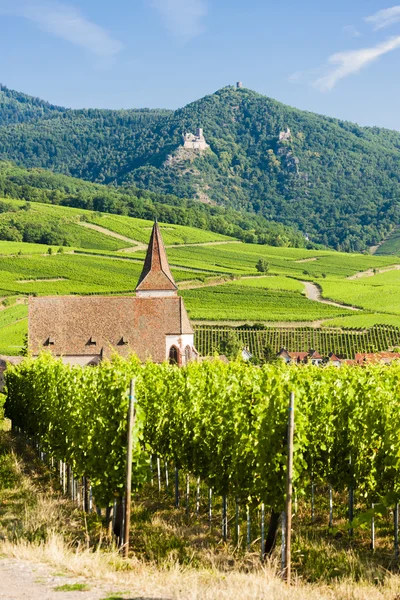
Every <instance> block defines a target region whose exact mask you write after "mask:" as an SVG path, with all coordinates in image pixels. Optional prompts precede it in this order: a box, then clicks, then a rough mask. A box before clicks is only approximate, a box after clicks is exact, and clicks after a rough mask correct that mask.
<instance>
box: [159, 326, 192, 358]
mask: <svg viewBox="0 0 400 600" xmlns="http://www.w3.org/2000/svg"><path fill="white" fill-rule="evenodd" d="M172 346H176V347H177V348H178V349H179V350H180V351H181V353H182V364H185V348H186V346H190V348H193V346H194V335H193V333H183V334H181V335H166V336H165V357H166V359H167V360H168V358H169V352H170V350H171V348H172Z"/></svg>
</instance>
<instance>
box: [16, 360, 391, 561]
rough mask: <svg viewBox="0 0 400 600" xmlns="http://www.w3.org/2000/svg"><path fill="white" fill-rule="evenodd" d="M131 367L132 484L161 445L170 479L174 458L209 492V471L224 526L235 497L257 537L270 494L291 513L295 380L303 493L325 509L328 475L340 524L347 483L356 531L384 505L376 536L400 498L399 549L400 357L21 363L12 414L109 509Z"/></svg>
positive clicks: (140, 480)
mask: <svg viewBox="0 0 400 600" xmlns="http://www.w3.org/2000/svg"><path fill="white" fill-rule="evenodd" d="M131 378H135V380H136V398H137V404H136V421H135V426H134V430H133V434H134V444H133V464H132V467H133V488H132V489H134V490H138V489H140V488H141V486H142V485H143V484H145V483H146V482H147V481H150V479H151V478H152V477H153V471H152V470H151V467H150V465H151V457H153V465H155V462H154V460H155V458H157V459H159V460H157V461H156V464H157V467H156V469H158V473H159V475H158V477H159V482H160V465H162V467H163V469H164V465H165V466H166V467H167V466H168V468H169V469H170V473H171V474H172V472H173V469H174V468H175V474H176V475H178V474H179V473H182V474H184V475H186V481H187V486H188V489H189V485H190V481H191V480H192V481H197V484H198V490H199V489H200V487H199V486H200V482H201V484H202V485H203V486H205V487H206V489H207V490H208V498H209V505H208V508H209V510H211V509H212V504H211V502H215V498H216V497H217V498H221V497H222V498H223V500H222V508H223V525H224V527H223V536H224V538H226V537H227V534H228V532H227V522H228V513H227V506H231V507H232V506H236V507H237V508H236V519H237V525H238V526H239V521H240V522H242V519H243V515H246V514H247V528H248V529H247V531H248V535H250V538H251V530H250V527H251V524H250V520H249V515H250V513H251V511H254V510H255V509H256V508H257V507H260V506H261V516H262V515H265V514H266V511H268V512H270V511H272V513H273V514H279V513H280V512H281V511H282V510H283V509H284V506H285V502H284V501H285V480H286V455H287V438H286V431H287V420H288V398H289V395H290V392H292V391H293V392H294V393H295V440H294V442H295V445H294V448H295V453H294V478H293V481H294V488H295V494H296V498H297V499H298V502H299V503H304V506H305V507H306V506H309V507H310V506H311V511H313V506H314V501H315V495H314V494H315V489H316V487H318V489H320V490H324V489H325V490H328V489H329V497H330V514H329V526H330V527H332V526H333V525H334V524H335V523H334V521H335V516H334V513H335V514H337V510H338V507H337V506H336V507H335V508H334V507H333V504H332V498H333V497H335V498H338V497H340V496H338V494H339V495H341V497H343V495H344V496H346V495H347V494H348V497H349V513H348V518H349V520H350V522H351V523H350V528H351V529H350V534H351V532H352V530H353V529H355V531H357V530H356V527H357V526H361V525H360V524H361V523H365V522H367V523H369V522H370V521H371V520H373V519H374V515H375V517H376V523H375V521H373V523H374V526H375V525H376V534H375V529H374V530H373V531H374V533H373V538H372V540H373V543H375V535H376V537H377V538H379V536H380V533H379V526H380V520H381V517H380V516H379V515H384V514H386V513H388V514H390V511H391V510H392V509H393V508H395V510H394V512H393V516H394V533H395V537H394V542H395V557H396V559H397V558H398V504H397V503H398V502H399V499H400V459H399V453H398V440H399V435H400V414H399V410H400V408H399V402H398V398H399V392H400V386H399V381H400V367H399V365H392V366H390V367H383V366H368V367H365V368H359V367H343V368H342V369H336V368H325V369H320V368H315V367H312V366H305V367H300V368H299V367H287V366H284V365H265V366H264V367H262V368H257V367H252V366H250V365H246V364H244V363H242V362H234V363H231V364H229V365H225V364H223V363H222V362H220V361H213V362H203V363H201V364H199V363H191V364H189V365H188V366H187V367H184V368H178V367H174V366H171V365H168V364H163V365H156V364H153V363H146V364H145V365H141V364H139V363H138V362H137V361H135V360H131V361H128V362H126V361H123V360H122V359H119V358H115V359H114V361H113V362H111V363H109V362H104V363H102V364H100V365H99V366H98V367H93V368H90V369H85V370H82V369H81V368H79V367H71V366H66V365H63V364H62V362H61V361H56V360H54V359H52V358H51V357H50V356H48V355H44V356H42V357H41V358H39V359H37V360H35V361H33V360H29V359H28V360H26V361H24V362H23V363H22V364H21V365H19V366H18V367H10V368H9V369H8V370H7V373H6V380H7V386H8V397H7V400H6V406H5V409H6V415H7V416H8V417H10V418H11V419H12V422H13V425H14V427H17V428H19V429H21V430H22V431H24V432H25V434H26V435H27V436H28V438H31V439H33V440H34V441H35V443H36V444H38V445H39V446H40V451H41V452H42V453H46V455H47V457H51V459H52V464H53V465H55V466H56V467H57V470H58V465H59V467H60V473H61V472H64V473H65V468H64V465H65V463H67V464H68V465H69V468H70V469H71V472H72V473H73V475H74V477H75V478H79V479H80V478H84V479H85V481H86V482H87V481H90V484H91V491H92V493H93V499H94V503H95V504H96V506H97V507H98V508H101V507H103V508H104V507H107V506H112V505H114V503H115V499H118V498H121V497H122V495H123V489H124V479H125V456H126V437H127V425H126V416H127V411H128V389H129V381H130V379H131ZM171 479H172V478H171ZM176 481H179V478H178V477H176ZM181 481H182V480H181ZM179 492H180V490H179V489H176V490H175V493H176V494H178V497H177V499H178V502H179ZM324 493H325V492H324ZM219 505H220V503H219ZM371 506H374V510H372V511H371ZM238 507H240V510H239V508H238ZM243 509H246V510H247V513H246V510H244V511H243ZM307 510H308V508H307ZM230 514H231V516H232V513H230ZM311 514H313V513H312V512H311ZM262 518H264V517H263V516H262ZM261 524H262V527H264V525H263V522H262V523H261ZM327 524H328V523H327ZM252 527H253V531H254V530H256V531H258V526H257V527H256V526H255V524H253V525H252ZM261 531H262V534H261V535H262V542H264V538H263V535H264V533H266V532H265V530H263V529H262V530H261ZM344 531H345V532H346V531H347V528H346V527H345V530H344ZM392 531H393V529H392ZM253 535H254V533H253ZM257 535H258V534H257ZM354 535H356V533H354ZM250 541H251V540H250ZM263 552H264V545H262V554H263Z"/></svg>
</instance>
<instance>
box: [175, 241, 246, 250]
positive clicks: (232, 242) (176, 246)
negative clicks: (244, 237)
mask: <svg viewBox="0 0 400 600" xmlns="http://www.w3.org/2000/svg"><path fill="white" fill-rule="evenodd" d="M222 244H243V242H241V241H240V240H222V241H220V242H197V243H196V244H169V245H168V246H165V247H166V248H182V246H183V247H184V248H187V247H188V246H221V245H222Z"/></svg>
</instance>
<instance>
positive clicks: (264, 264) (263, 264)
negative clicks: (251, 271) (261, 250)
mask: <svg viewBox="0 0 400 600" xmlns="http://www.w3.org/2000/svg"><path fill="white" fill-rule="evenodd" d="M256 269H257V271H258V272H259V273H268V270H269V262H268V261H266V260H265V258H260V259H259V260H258V262H257V264H256Z"/></svg>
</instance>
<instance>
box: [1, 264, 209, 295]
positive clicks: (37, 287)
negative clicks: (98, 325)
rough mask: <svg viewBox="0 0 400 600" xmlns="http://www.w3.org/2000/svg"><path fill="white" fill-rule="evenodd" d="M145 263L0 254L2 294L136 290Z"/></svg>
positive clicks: (184, 274) (180, 276)
mask: <svg viewBox="0 0 400 600" xmlns="http://www.w3.org/2000/svg"><path fill="white" fill-rule="evenodd" d="M142 266H143V265H142V264H141V263H140V262H134V261H131V260H122V259H118V258H105V257H101V256H98V257H96V256H86V255H81V254H53V255H52V256H37V255H34V256H12V257H0V295H10V294H23V295H29V294H39V295H59V294H96V293H97V294H117V293H133V292H134V291H135V288H136V284H137V281H138V279H139V275H140V273H141V270H142ZM173 274H174V277H175V279H176V280H177V281H183V280H187V279H195V278H196V276H198V274H197V273H192V272H190V271H185V270H180V269H176V270H174V271H173Z"/></svg>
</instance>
